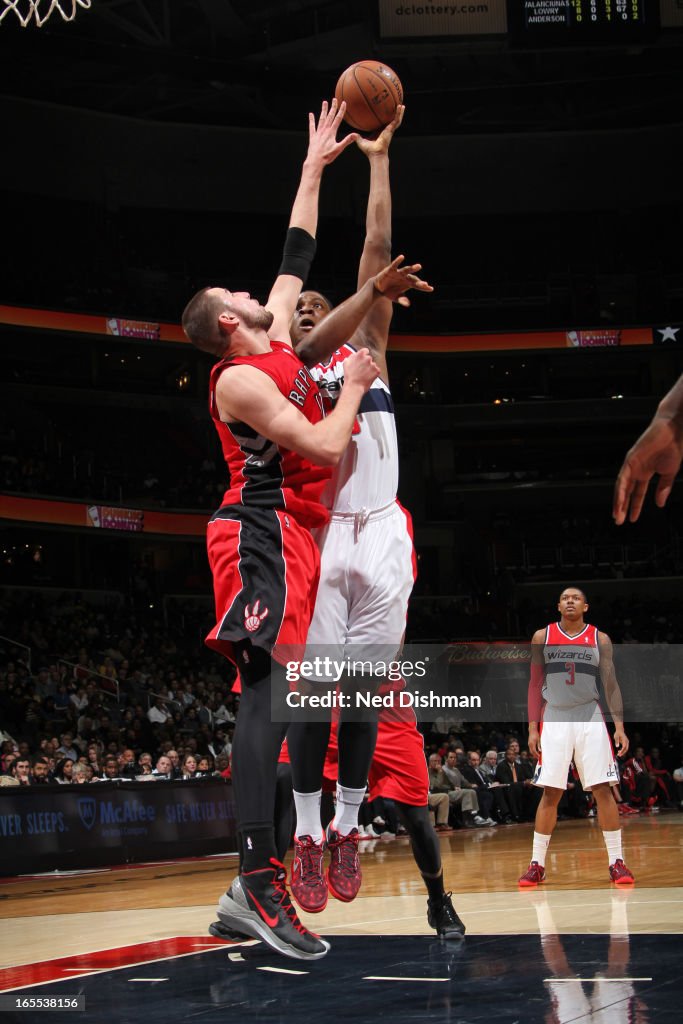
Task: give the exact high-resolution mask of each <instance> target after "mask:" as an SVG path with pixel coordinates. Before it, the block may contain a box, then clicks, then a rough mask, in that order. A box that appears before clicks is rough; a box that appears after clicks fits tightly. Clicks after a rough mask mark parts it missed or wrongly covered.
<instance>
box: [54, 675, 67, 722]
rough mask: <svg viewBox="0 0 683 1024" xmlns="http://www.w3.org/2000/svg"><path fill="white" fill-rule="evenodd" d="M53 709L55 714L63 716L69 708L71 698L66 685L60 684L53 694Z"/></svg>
mask: <svg viewBox="0 0 683 1024" xmlns="http://www.w3.org/2000/svg"><path fill="white" fill-rule="evenodd" d="M55 708H56V710H57V714H58V715H60V716H62V717H63V716H65V715H66V714H67V713H68V711H69V709H70V708H71V697H70V695H69V690H68V688H67V685H66V683H60V684H59V686H58V687H57V693H56V694H55Z"/></svg>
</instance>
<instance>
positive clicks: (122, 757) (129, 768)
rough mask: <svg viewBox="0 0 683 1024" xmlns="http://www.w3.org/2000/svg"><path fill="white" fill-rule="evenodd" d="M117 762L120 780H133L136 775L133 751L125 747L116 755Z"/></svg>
mask: <svg viewBox="0 0 683 1024" xmlns="http://www.w3.org/2000/svg"><path fill="white" fill-rule="evenodd" d="M118 762H119V775H120V776H121V778H122V779H133V778H135V775H136V773H137V768H136V764H135V751H134V750H131V749H130V747H126V749H125V750H122V751H121V753H120V754H119V755H118Z"/></svg>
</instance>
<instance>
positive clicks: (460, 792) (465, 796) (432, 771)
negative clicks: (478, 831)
mask: <svg viewBox="0 0 683 1024" xmlns="http://www.w3.org/2000/svg"><path fill="white" fill-rule="evenodd" d="M442 764H443V762H442V760H441V756H440V755H439V754H432V755H431V757H430V758H429V792H430V793H445V794H446V795H447V796H448V800H449V803H450V804H451V807H459V808H460V810H461V811H462V821H463V824H464V826H465V828H481V827H484V826H485V825H487V824H488V822H486V821H484V819H483V818H482V817H480V815H479V801H478V800H477V794H476V793H475V792H474V788H473V787H472V786H471V785H470V784H469V783H468V782H465V780H464V779H463V777H462V775H461V774H460V772H459V771H458V769H457V768H453V769H451V771H452V772H453V773H456V772H457V776H456V778H457V781H458V782H459V785H457V786H455V785H453V783H452V782H451V781H450V779H449V778H448V777H447V776H446V775H445V774H444V772H443V770H442ZM437 827H438V826H437Z"/></svg>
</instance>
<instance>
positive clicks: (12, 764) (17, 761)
mask: <svg viewBox="0 0 683 1024" xmlns="http://www.w3.org/2000/svg"><path fill="white" fill-rule="evenodd" d="M7 774H8V775H11V776H12V778H13V779H16V780H17V782H18V783H19V785H20V786H30V785H31V762H30V760H29V759H28V758H25V757H20V756H19V757H15V758H14V759H13V760H11V761H9V762H8V764H7Z"/></svg>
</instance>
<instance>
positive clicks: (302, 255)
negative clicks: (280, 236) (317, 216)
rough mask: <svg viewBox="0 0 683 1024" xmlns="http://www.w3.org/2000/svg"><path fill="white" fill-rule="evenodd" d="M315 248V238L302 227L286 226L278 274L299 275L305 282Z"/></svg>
mask: <svg viewBox="0 0 683 1024" xmlns="http://www.w3.org/2000/svg"><path fill="white" fill-rule="evenodd" d="M315 249H316V243H315V238H314V237H313V235H309V233H308V231H304V229H303V228H288V230H287V237H286V238H285V245H284V249H283V250H282V263H281V264H280V269H279V270H278V275H280V274H291V275H292V277H300V278H301V280H302V281H304V282H305V281H306V278H307V277H308V272H309V270H310V269H311V263H312V262H313V257H314V256H315Z"/></svg>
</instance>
